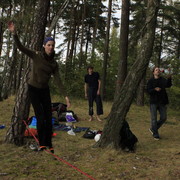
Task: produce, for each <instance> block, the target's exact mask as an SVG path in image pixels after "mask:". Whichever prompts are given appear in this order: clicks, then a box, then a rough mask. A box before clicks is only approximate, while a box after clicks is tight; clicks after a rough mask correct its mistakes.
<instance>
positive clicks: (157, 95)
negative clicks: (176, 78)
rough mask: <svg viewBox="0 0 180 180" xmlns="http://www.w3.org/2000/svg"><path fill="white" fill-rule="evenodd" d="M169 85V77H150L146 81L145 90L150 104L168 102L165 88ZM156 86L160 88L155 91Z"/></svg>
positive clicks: (170, 83) (170, 84) (170, 82)
mask: <svg viewBox="0 0 180 180" xmlns="http://www.w3.org/2000/svg"><path fill="white" fill-rule="evenodd" d="M171 86H172V81H171V78H169V79H165V78H163V77H159V78H158V79H155V78H154V77H152V78H151V79H150V80H149V81H148V83H147V92H148V93H149V95H150V104H168V103H169V101H168V96H167V93H166V89H165V88H168V87H171ZM156 87H159V88H161V91H159V92H157V91H156V90H155V88H156Z"/></svg>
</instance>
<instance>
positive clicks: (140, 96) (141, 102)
mask: <svg viewBox="0 0 180 180" xmlns="http://www.w3.org/2000/svg"><path fill="white" fill-rule="evenodd" d="M145 80H146V77H145V76H144V77H143V78H142V80H141V82H140V83H139V87H138V89H137V97H136V104H137V105H138V106H144V89H145Z"/></svg>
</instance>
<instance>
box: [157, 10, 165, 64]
mask: <svg viewBox="0 0 180 180" xmlns="http://www.w3.org/2000/svg"><path fill="white" fill-rule="evenodd" d="M163 14H164V12H163ZM163 30H164V16H163V17H162V22H161V34H160V40H159V48H158V59H157V67H160V65H161V53H162V42H163Z"/></svg>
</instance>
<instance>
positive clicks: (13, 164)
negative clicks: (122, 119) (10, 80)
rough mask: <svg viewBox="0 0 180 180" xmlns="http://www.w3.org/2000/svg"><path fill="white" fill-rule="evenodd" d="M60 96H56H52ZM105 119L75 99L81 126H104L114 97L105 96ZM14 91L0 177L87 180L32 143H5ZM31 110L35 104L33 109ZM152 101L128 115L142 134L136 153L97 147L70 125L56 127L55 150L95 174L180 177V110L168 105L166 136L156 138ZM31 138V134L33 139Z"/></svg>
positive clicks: (2, 116)
mask: <svg viewBox="0 0 180 180" xmlns="http://www.w3.org/2000/svg"><path fill="white" fill-rule="evenodd" d="M53 100H54V101H57V97H53ZM103 105H104V112H105V114H104V115H103V116H102V119H103V121H102V122H99V121H97V120H95V121H92V122H89V121H88V115H87V112H88V106H87V101H85V100H72V106H71V109H72V110H73V111H74V112H75V113H76V114H77V115H78V117H79V118H80V120H79V122H77V123H76V126H78V127H90V129H92V130H102V129H103V126H104V124H105V122H106V120H105V117H106V116H107V115H108V113H109V112H110V109H111V105H112V103H111V102H104V104H103ZM13 107H14V97H10V98H9V99H7V100H5V101H3V102H0V124H5V126H6V128H4V129H0V179H1V180H11V179H13V180H16V179H20V180H26V179H28V180H63V179H64V180H86V179H89V178H88V177H87V176H85V175H84V174H81V173H80V172H78V171H77V170H75V169H73V168H72V167H70V166H68V165H67V164H65V163H63V162H62V161H58V160H56V159H55V158H54V157H53V156H52V155H50V154H48V153H47V152H35V151H32V150H31V149H30V148H29V145H28V144H25V145H24V146H21V147H17V146H15V145H13V144H5V143H4V138H5V136H6V132H7V130H8V127H9V126H10V123H11V122H10V121H11V115H12V111H13ZM31 114H32V115H33V113H32V110H31ZM149 117H150V114H149V107H148V106H144V107H138V106H136V105H132V106H131V109H130V111H129V113H128V115H127V121H128V122H129V124H130V128H131V130H132V132H133V133H134V134H135V135H136V136H137V137H138V140H139V142H138V143H137V149H136V152H135V153H127V152H123V151H121V150H120V151H116V150H113V149H109V148H108V149H101V148H93V147H92V146H93V145H94V143H95V141H94V140H90V139H85V138H82V136H83V134H84V132H79V133H76V136H72V135H69V134H67V132H65V131H55V132H56V133H57V136H56V137H54V138H53V144H54V148H55V155H57V156H59V157H60V158H61V159H63V160H65V161H67V162H68V163H70V164H72V165H73V166H75V167H77V168H79V169H80V170H81V171H83V172H85V173H87V174H89V175H90V176H92V177H93V178H94V179H96V180H121V179H122V180H138V179H145V180H178V179H180V112H177V111H175V110H172V109H168V120H167V122H166V124H165V125H164V126H163V127H162V128H161V129H160V136H161V140H159V141H157V140H154V139H153V138H152V135H151V134H150V132H149V131H148V129H149V125H150V118H149ZM31 141H32V140H31Z"/></svg>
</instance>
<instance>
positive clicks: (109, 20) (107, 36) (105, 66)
mask: <svg viewBox="0 0 180 180" xmlns="http://www.w3.org/2000/svg"><path fill="white" fill-rule="evenodd" d="M111 12H112V0H109V5H108V20H107V27H106V39H105V48H104V61H103V72H102V86H101V87H102V88H101V91H102V99H104V97H105V93H106V76H107V63H108V58H109V33H110V23H111Z"/></svg>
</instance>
